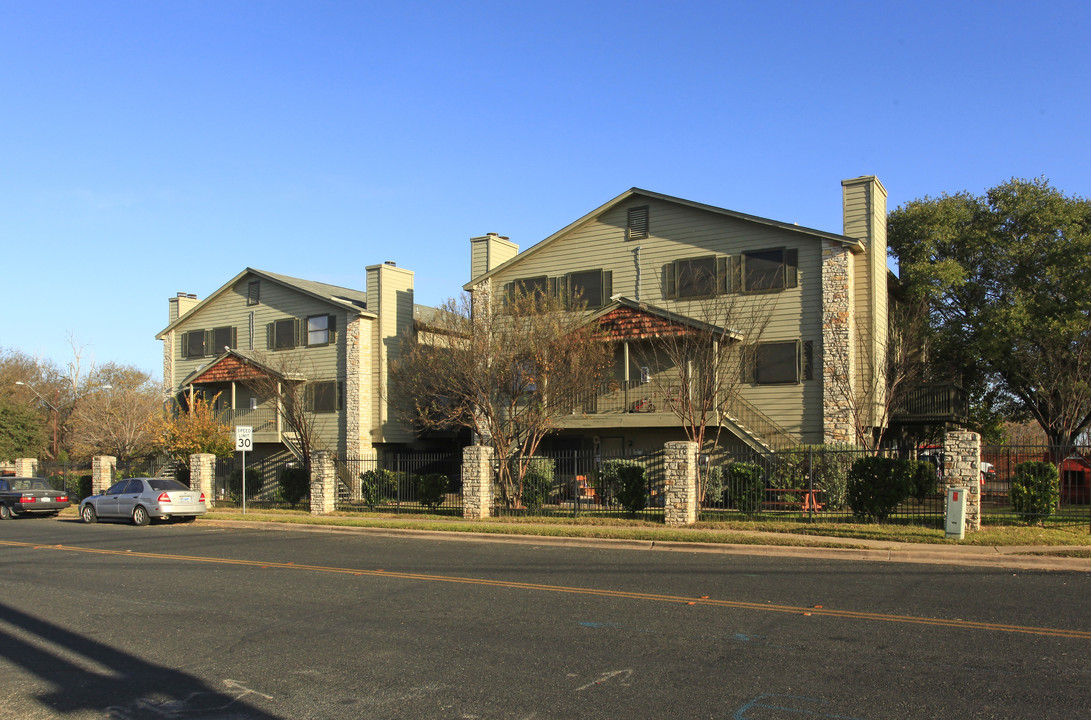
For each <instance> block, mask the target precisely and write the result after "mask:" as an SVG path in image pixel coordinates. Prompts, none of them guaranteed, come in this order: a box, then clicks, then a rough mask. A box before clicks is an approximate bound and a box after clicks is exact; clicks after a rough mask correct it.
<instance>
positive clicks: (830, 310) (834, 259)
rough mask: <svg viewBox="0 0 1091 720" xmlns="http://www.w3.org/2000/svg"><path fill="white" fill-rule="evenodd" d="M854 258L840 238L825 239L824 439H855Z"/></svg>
mask: <svg viewBox="0 0 1091 720" xmlns="http://www.w3.org/2000/svg"><path fill="white" fill-rule="evenodd" d="M854 263H855V259H854V257H853V254H852V251H851V250H850V249H849V248H847V247H845V246H844V245H842V244H841V243H839V242H834V241H831V240H824V241H823V242H822V352H821V357H822V417H823V418H824V420H823V423H822V425H823V428H822V442H824V443H827V444H835V443H855V442H856V427H855V426H856V418H855V417H854V414H853V412H852V410H853V404H854V398H853V395H854V394H855V393H856V379H857V378H856V373H857V370H856V347H855V345H856V343H855V342H854V335H855V327H854V325H855V322H856V320H855V305H856V302H855V292H854V289H855V264H854Z"/></svg>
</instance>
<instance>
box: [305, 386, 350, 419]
mask: <svg viewBox="0 0 1091 720" xmlns="http://www.w3.org/2000/svg"><path fill="white" fill-rule="evenodd" d="M305 398H306V403H307V410H309V411H310V412H313V413H331V412H336V411H337V410H339V409H340V405H341V397H340V392H339V387H338V382H337V381H336V380H320V381H317V382H312V383H310V384H308V385H307V390H306V393H305Z"/></svg>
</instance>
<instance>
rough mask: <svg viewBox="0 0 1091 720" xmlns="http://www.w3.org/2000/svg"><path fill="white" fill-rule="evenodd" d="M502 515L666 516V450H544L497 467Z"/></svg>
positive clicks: (498, 505)
mask: <svg viewBox="0 0 1091 720" xmlns="http://www.w3.org/2000/svg"><path fill="white" fill-rule="evenodd" d="M494 470H495V473H494V485H493V499H494V512H495V513H496V514H498V515H509V516H510V515H537V516H567V517H578V516H580V515H585V516H616V517H640V518H645V519H655V518H662V516H663V452H662V451H656V452H650V453H641V454H623V455H603V454H601V453H594V452H557V453H543V454H542V455H540V456H536V457H532V458H526V459H523V460H520V459H518V458H509V459H508V460H506V461H504V464H503V466H502V465H501V463H497V465H496V467H495V468H494Z"/></svg>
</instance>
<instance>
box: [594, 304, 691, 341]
mask: <svg viewBox="0 0 1091 720" xmlns="http://www.w3.org/2000/svg"><path fill="white" fill-rule="evenodd" d="M688 332H692V329H690V328H688V327H685V326H684V325H680V324H678V323H673V322H671V321H670V320H667V319H666V318H663V317H660V316H658V315H652V314H650V313H645V312H641V311H639V310H636V309H634V308H630V307H624V306H623V307H619V308H617V309H616V310H611V311H610V312H608V313H606V314H605V315H603V316H602V317H601V318H599V327H598V331H597V332H596V335H597V336H598V337H599V338H601V339H603V340H644V339H648V338H657V337H664V336H668V335H679V334H682V333H688Z"/></svg>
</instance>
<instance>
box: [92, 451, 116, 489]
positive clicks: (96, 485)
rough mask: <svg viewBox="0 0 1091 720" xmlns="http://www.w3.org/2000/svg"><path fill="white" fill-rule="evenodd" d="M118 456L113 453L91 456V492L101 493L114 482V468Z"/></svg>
mask: <svg viewBox="0 0 1091 720" xmlns="http://www.w3.org/2000/svg"><path fill="white" fill-rule="evenodd" d="M116 467H117V458H116V457H114V456H113V455H95V456H94V457H93V458H91V494H92V495H101V494H102V493H104V492H106V491H107V490H108V489H109V487H110V486H111V485H113V484H114V468H116Z"/></svg>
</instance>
